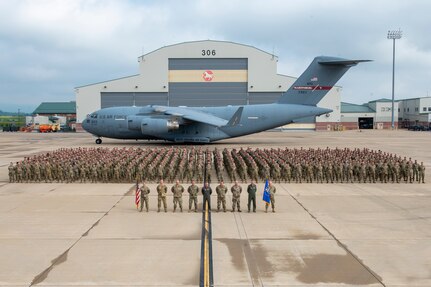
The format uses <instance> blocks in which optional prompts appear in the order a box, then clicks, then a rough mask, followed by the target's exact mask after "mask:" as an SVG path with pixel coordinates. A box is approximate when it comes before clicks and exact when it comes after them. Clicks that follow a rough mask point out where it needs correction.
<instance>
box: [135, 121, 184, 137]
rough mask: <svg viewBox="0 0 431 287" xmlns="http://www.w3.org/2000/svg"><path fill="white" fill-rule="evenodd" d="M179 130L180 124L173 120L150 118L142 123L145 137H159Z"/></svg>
mask: <svg viewBox="0 0 431 287" xmlns="http://www.w3.org/2000/svg"><path fill="white" fill-rule="evenodd" d="M179 128H180V124H179V122H178V121H177V120H171V119H154V118H148V119H143V120H142V122H141V132H142V134H145V135H159V134H162V133H167V132H169V131H174V130H177V129H179Z"/></svg>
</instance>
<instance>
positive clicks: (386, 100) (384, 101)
mask: <svg viewBox="0 0 431 287" xmlns="http://www.w3.org/2000/svg"><path fill="white" fill-rule="evenodd" d="M376 102H378V103H387V102H392V100H391V99H385V98H381V99H378V100H374V101H369V102H368V103H376Z"/></svg>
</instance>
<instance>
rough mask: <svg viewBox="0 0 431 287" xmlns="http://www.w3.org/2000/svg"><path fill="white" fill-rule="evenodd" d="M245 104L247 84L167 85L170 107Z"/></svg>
mask: <svg viewBox="0 0 431 287" xmlns="http://www.w3.org/2000/svg"><path fill="white" fill-rule="evenodd" d="M246 103H247V83H246V82H244V83H169V105H171V106H190V107H196V106H225V105H245V104H246Z"/></svg>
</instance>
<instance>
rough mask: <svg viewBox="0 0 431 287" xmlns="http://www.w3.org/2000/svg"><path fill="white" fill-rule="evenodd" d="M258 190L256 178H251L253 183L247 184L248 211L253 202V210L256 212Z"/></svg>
mask: <svg viewBox="0 0 431 287" xmlns="http://www.w3.org/2000/svg"><path fill="white" fill-rule="evenodd" d="M256 191H257V186H256V184H255V183H254V180H251V183H250V184H249V185H248V186H247V193H248V203H247V207H248V212H250V207H251V203H252V202H253V212H256Z"/></svg>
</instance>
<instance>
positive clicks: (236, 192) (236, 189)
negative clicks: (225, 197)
mask: <svg viewBox="0 0 431 287" xmlns="http://www.w3.org/2000/svg"><path fill="white" fill-rule="evenodd" d="M230 191H231V192H232V212H234V211H235V207H237V209H238V212H241V197H240V196H241V192H242V187H241V186H239V185H233V186H232V187H231V189H230Z"/></svg>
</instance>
